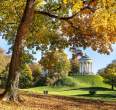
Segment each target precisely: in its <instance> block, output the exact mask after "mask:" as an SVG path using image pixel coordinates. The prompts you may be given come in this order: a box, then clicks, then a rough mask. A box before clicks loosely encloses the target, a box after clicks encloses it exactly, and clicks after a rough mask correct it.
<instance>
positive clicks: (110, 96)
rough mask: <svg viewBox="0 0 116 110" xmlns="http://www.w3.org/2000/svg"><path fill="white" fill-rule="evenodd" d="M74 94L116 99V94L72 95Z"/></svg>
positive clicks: (85, 95)
mask: <svg viewBox="0 0 116 110" xmlns="http://www.w3.org/2000/svg"><path fill="white" fill-rule="evenodd" d="M72 96H78V97H79V96H82V97H94V98H113V99H116V95H114V94H95V95H90V94H80V95H72Z"/></svg>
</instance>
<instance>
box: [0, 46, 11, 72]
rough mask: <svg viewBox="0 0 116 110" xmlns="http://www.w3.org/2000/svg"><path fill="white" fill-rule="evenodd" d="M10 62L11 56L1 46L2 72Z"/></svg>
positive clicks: (0, 64)
mask: <svg viewBox="0 0 116 110" xmlns="http://www.w3.org/2000/svg"><path fill="white" fill-rule="evenodd" d="M9 63H10V56H8V55H6V54H5V52H4V50H3V49H2V48H0V73H1V72H2V71H4V70H5V68H6V66H7V65H8V64H9Z"/></svg>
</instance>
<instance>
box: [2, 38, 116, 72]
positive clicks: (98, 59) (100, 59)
mask: <svg viewBox="0 0 116 110" xmlns="http://www.w3.org/2000/svg"><path fill="white" fill-rule="evenodd" d="M0 47H1V48H3V49H4V50H5V51H6V52H7V50H8V48H9V46H8V44H7V42H6V41H5V40H3V39H2V37H1V36H0ZM113 50H114V51H113V52H112V53H111V54H110V55H103V54H99V53H97V52H95V51H93V50H92V49H91V48H88V49H86V50H85V52H86V53H87V55H88V56H90V57H91V58H92V59H93V71H94V72H95V73H96V72H97V71H98V69H100V68H104V67H105V66H107V65H108V64H109V63H111V62H112V60H114V59H116V44H115V45H113ZM65 52H66V53H67V54H68V57H69V58H71V52H70V51H69V49H66V50H65ZM34 57H35V58H37V59H40V58H41V54H40V52H37V54H36V55H34Z"/></svg>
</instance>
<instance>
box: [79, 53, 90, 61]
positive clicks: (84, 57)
mask: <svg viewBox="0 0 116 110" xmlns="http://www.w3.org/2000/svg"><path fill="white" fill-rule="evenodd" d="M87 60H92V59H91V58H90V57H89V56H88V55H86V54H85V55H83V56H82V57H81V58H80V61H87Z"/></svg>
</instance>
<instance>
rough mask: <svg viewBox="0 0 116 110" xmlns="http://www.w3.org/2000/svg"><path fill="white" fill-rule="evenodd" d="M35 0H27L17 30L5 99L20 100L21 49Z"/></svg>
mask: <svg viewBox="0 0 116 110" xmlns="http://www.w3.org/2000/svg"><path fill="white" fill-rule="evenodd" d="M34 1H35V0H27V2H26V6H25V10H24V13H23V16H22V19H21V22H20V25H19V27H18V30H17V35H16V39H15V43H14V46H13V52H12V58H11V62H10V66H9V75H8V80H7V84H6V88H5V91H4V93H3V100H4V101H18V94H17V90H18V82H19V81H18V80H19V75H20V72H19V70H20V67H21V59H20V58H21V51H22V43H23V40H24V39H25V38H26V36H27V34H28V31H29V26H30V25H31V23H32V19H33V16H34V9H33V4H34Z"/></svg>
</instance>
